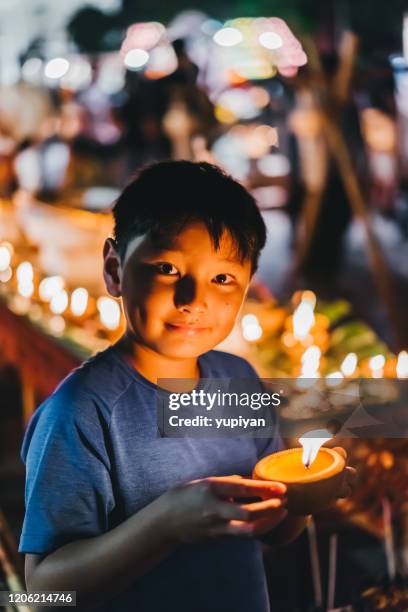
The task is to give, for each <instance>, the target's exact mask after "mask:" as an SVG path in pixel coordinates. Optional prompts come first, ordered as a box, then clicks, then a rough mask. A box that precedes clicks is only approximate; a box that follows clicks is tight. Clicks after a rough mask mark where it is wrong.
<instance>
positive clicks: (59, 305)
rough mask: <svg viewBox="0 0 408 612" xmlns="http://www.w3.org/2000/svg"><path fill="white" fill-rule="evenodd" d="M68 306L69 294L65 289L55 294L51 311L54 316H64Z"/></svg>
mask: <svg viewBox="0 0 408 612" xmlns="http://www.w3.org/2000/svg"><path fill="white" fill-rule="evenodd" d="M67 306H68V293H67V292H66V291H65V289H63V290H62V291H59V292H58V293H55V294H54V295H53V296H52V298H51V302H50V309H51V311H52V312H53V313H54V314H62V313H63V312H64V310H66V308H67Z"/></svg>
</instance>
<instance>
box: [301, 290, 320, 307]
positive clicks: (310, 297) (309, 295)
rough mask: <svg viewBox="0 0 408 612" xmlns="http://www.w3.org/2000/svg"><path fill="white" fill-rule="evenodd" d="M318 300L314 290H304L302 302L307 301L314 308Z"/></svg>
mask: <svg viewBox="0 0 408 612" xmlns="http://www.w3.org/2000/svg"><path fill="white" fill-rule="evenodd" d="M316 301H317V298H316V294H315V293H314V292H313V291H302V297H301V302H306V303H307V304H310V306H311V308H313V309H314V307H315V306H316Z"/></svg>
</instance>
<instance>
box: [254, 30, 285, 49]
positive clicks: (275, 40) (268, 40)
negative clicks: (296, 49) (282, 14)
mask: <svg viewBox="0 0 408 612" xmlns="http://www.w3.org/2000/svg"><path fill="white" fill-rule="evenodd" d="M258 40H259V44H261V45H262V46H263V47H265V49H271V50H274V49H280V48H281V47H282V45H283V40H282V38H281V37H280V36H279V34H276V32H262V34H260V35H259V38H258Z"/></svg>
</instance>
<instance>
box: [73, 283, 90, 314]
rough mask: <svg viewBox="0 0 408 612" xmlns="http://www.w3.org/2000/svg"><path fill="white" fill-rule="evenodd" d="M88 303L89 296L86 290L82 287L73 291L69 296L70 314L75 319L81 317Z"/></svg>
mask: <svg viewBox="0 0 408 612" xmlns="http://www.w3.org/2000/svg"><path fill="white" fill-rule="evenodd" d="M88 301H89V294H88V291H87V290H86V289H84V288H83V287H78V288H77V289H74V291H73V292H72V295H71V312H72V314H74V315H75V316H76V317H80V316H82V315H83V314H84V313H85V311H86V309H87V307H88Z"/></svg>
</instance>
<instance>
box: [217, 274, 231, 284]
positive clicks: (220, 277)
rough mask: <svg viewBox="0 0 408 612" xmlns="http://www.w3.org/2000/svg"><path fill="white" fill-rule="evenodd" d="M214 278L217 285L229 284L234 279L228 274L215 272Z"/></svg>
mask: <svg viewBox="0 0 408 612" xmlns="http://www.w3.org/2000/svg"><path fill="white" fill-rule="evenodd" d="M214 280H215V282H216V283H218V284H219V285H230V284H231V283H232V281H233V280H234V279H233V277H232V276H231V275H230V274H217V276H214Z"/></svg>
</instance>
